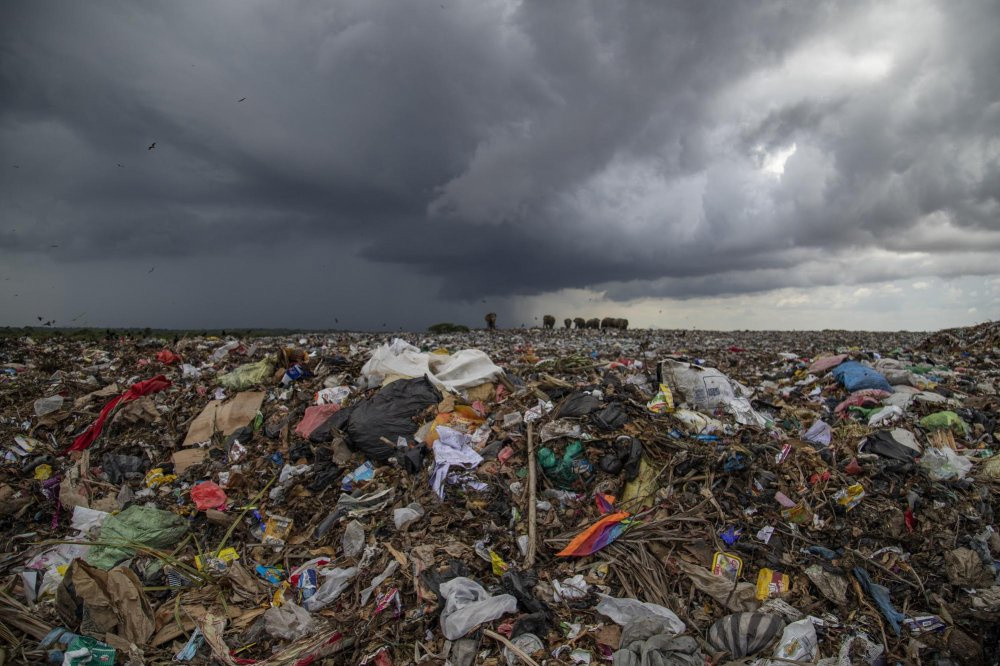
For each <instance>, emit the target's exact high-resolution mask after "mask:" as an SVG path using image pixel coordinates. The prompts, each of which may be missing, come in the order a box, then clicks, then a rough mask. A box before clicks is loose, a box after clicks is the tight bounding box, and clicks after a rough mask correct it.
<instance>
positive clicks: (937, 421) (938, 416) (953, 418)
mask: <svg viewBox="0 0 1000 666" xmlns="http://www.w3.org/2000/svg"><path fill="white" fill-rule="evenodd" d="M920 427H921V428H923V429H924V430H952V431H954V432H955V434H956V435H968V434H969V424H968V423H966V422H965V421H963V420H962V417H961V416H959V415H958V414H956V413H955V412H937V413H935V414H930V415H928V416H925V417H924V418H922V419H920Z"/></svg>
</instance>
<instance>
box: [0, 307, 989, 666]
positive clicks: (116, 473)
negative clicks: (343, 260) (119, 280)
mask: <svg viewBox="0 0 1000 666" xmlns="http://www.w3.org/2000/svg"><path fill="white" fill-rule="evenodd" d="M990 326H992V328H990ZM995 333H996V327H995V325H987V326H985V327H977V328H976V329H956V330H951V331H948V332H941V333H937V334H934V335H931V336H926V335H923V334H916V333H871V332H858V333H853V332H849V331H822V332H809V333H806V332H764V333H762V332H748V331H745V332H711V331H642V330H628V331H625V330H612V331H594V330H579V331H578V330H572V331H559V330H556V331H551V330H540V329H520V330H509V331H490V332H486V331H472V332H468V333H449V334H440V335H429V334H409V335H406V336H405V340H404V339H399V338H392V337H389V336H384V335H375V334H365V333H328V334H307V335H301V336H291V337H281V338H279V337H261V338H245V339H235V338H227V339H221V338H213V337H185V338H181V339H175V340H166V339H157V338H145V339H138V340H135V339H126V338H113V339H106V340H104V341H101V342H99V343H94V342H85V341H79V340H71V339H60V338H59V337H49V338H46V339H44V340H43V339H39V340H34V339H31V338H8V339H2V340H0V446H2V455H3V466H2V469H0V521H2V522H0V540H2V541H0V545H2V551H3V555H2V556H0V575H2V576H3V581H4V586H3V589H2V591H0V646H2V649H3V654H2V656H0V663H2V662H3V658H4V657H6V658H7V659H9V660H10V661H11V663H42V662H48V663H63V664H84V663H87V664H111V663H120V664H131V665H132V666H138V665H139V664H155V663H166V662H168V661H171V662H173V661H177V662H191V663H222V664H226V665H230V666H231V665H234V664H260V665H267V666H270V665H277V664H303V665H304V664H309V663H320V662H323V663H355V664H375V665H377V666H389V665H392V664H397V665H398V664H411V663H434V664H442V663H449V664H453V665H455V666H467V665H470V664H474V663H476V664H479V663H487V664H508V665H513V664H517V663H522V664H529V665H531V664H543V663H549V664H600V663H611V664H614V665H616V666H617V665H627V666H633V665H634V666H640V665H641V666H646V665H664V666H666V665H690V666H698V665H701V664H707V663H713V664H722V663H751V662H753V661H754V660H757V663H760V664H767V665H775V666H777V665H778V664H788V663H803V664H805V663H809V664H826V665H830V666H841V665H843V666H847V665H848V664H869V665H876V664H889V663H924V664H942V665H943V664H955V663H961V664H987V663H992V664H996V663H1000V662H998V659H1000V656H998V655H1000V533H998V528H997V519H998V516H997V515H995V511H994V507H995V502H996V499H997V491H998V490H1000V450H998V449H997V446H998V438H1000V427H998V401H1000V398H998V393H997V388H998V386H1000V364H998V362H1000V349H998V347H997V344H998V342H997V336H996V334H995Z"/></svg>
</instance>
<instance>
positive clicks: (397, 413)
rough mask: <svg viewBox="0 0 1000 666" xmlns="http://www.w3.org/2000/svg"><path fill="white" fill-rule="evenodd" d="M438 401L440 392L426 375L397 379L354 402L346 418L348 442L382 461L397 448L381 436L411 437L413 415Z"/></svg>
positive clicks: (390, 455) (414, 428)
mask: <svg viewBox="0 0 1000 666" xmlns="http://www.w3.org/2000/svg"><path fill="white" fill-rule="evenodd" d="M439 402H441V394H440V393H439V392H438V390H437V389H436V388H434V385H433V384H431V383H430V381H429V380H428V379H427V378H426V377H421V378H420V379H397V380H396V381H394V382H393V383H391V384H389V385H388V386H386V387H385V388H383V389H382V390H381V391H379V392H378V393H376V394H375V395H374V396H372V397H371V398H368V399H367V400H363V401H362V402H359V403H358V404H356V405H354V408H353V409H352V410H351V414H350V417H349V418H348V419H347V429H346V431H345V434H346V435H347V443H348V445H349V446H350V447H351V448H352V449H354V450H355V451H361V452H362V453H364V454H365V455H366V456H368V457H369V458H371V459H373V460H377V461H378V462H385V461H386V460H388V459H389V458H391V457H392V456H393V454H394V453H396V448H395V446H394V445H393V446H390V445H389V444H386V443H385V442H383V441H382V439H381V438H382V437H385V438H386V439H388V440H389V441H390V442H395V441H396V438H397V437H411V436H412V435H413V433H414V432H416V430H417V424H416V423H414V421H413V417H414V416H416V415H417V414H419V413H420V412H422V411H424V410H425V409H427V408H428V407H430V406H431V405H436V404H437V403H439ZM339 413H340V412H338V414H339ZM334 416H336V414H334Z"/></svg>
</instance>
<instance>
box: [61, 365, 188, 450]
mask: <svg viewBox="0 0 1000 666" xmlns="http://www.w3.org/2000/svg"><path fill="white" fill-rule="evenodd" d="M169 386H170V380H169V379H167V378H166V377H164V376H163V375H157V376H156V377H153V378H152V379H145V380H143V381H141V382H136V383H135V384H132V386H130V387H129V389H128V390H127V391H125V392H124V393H122V394H121V395H119V396H116V397H114V398H112V399H111V400H110V401H109V402H108V404H106V405H104V409H102V410H101V413H100V414H99V415H98V416H97V419H96V420H95V421H94V422H93V423H91V424H90V426H89V427H88V428H87V429H86V430H84V431H83V432H82V433H81V434H80V435H79V436H78V437H77V438H76V439H75V440H73V444H72V445H71V446H70V447H69V448H68V449H66V451H65V452H64V453H69V452H70V451H83V450H85V449H88V448H90V445H91V444H93V443H94V441H95V440H96V439H97V438H98V437H100V436H101V431H102V430H104V422H105V421H107V420H108V417H109V416H110V415H111V412H113V411H114V409H115V407H117V406H118V405H123V404H125V403H126V402H132V401H133V400H136V399H138V398H141V397H143V396H144V395H150V394H152V393H159V392H160V391H162V390H163V389H165V388H167V387H169Z"/></svg>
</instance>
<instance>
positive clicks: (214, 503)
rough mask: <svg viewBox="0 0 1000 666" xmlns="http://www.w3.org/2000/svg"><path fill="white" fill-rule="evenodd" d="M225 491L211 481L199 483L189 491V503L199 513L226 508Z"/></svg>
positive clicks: (226, 498)
mask: <svg viewBox="0 0 1000 666" xmlns="http://www.w3.org/2000/svg"><path fill="white" fill-rule="evenodd" d="M228 499H229V498H228V497H226V491H225V490H223V489H222V488H221V487H220V486H219V485H218V484H216V483H213V482H212V481H205V482H204V483H199V484H198V485H196V486H195V487H194V488H192V489H191V501H192V502H194V505H195V508H197V509H198V510H199V511H206V510H208V509H224V508H226V501H227V500H228Z"/></svg>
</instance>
